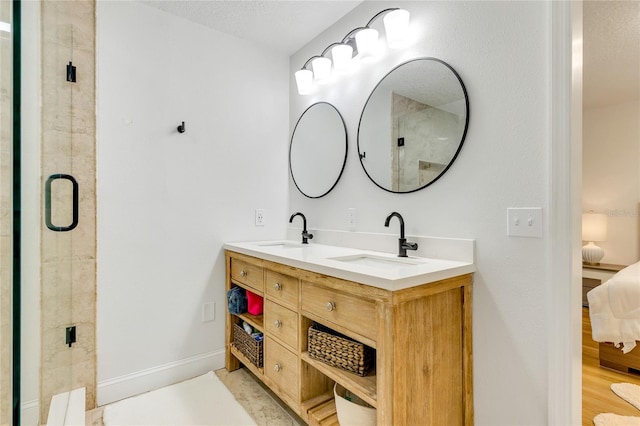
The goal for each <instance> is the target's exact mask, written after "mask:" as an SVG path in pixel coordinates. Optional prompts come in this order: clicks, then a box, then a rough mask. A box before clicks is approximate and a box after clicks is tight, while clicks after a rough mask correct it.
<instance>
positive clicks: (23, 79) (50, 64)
mask: <svg viewBox="0 0 640 426" xmlns="http://www.w3.org/2000/svg"><path fill="white" fill-rule="evenodd" d="M12 8H14V9H13V10H12ZM18 11H19V12H20V13H19V14H18ZM12 13H13V18H12ZM11 19H14V20H15V21H14V24H16V23H19V27H21V28H22V31H14V30H13V28H15V27H11V26H9V27H5V26H4V23H5V22H7V21H9V23H11ZM16 21H17V22H16ZM5 28H7V30H6V31H5ZM16 39H20V50H17V51H16V54H15V55H13V56H12V53H11V44H12V41H13V40H16ZM0 43H1V46H0V47H1V52H0V53H1V54H2V57H1V61H0V83H1V89H2V90H1V94H2V99H1V101H2V103H1V104H0V108H1V112H2V122H1V123H0V124H1V125H0V138H1V139H0V154H1V159H2V163H1V166H2V168H1V174H0V266H1V272H0V297H1V300H0V302H1V303H0V319H1V327H0V349H1V350H0V424H14V425H15V424H22V425H37V424H45V423H46V422H47V417H48V414H49V406H50V403H51V400H52V397H53V396H54V395H56V394H60V393H64V392H68V391H71V390H74V389H78V388H85V389H86V395H87V396H86V407H85V408H87V409H89V408H93V407H94V405H95V387H96V385H95V381H96V377H95V365H96V359H95V299H96V293H95V269H96V265H95V58H94V56H95V54H94V50H95V2H93V1H83V0H79V1H74V2H60V1H53V0H43V1H39V2H17V1H16V2H14V1H8V0H0ZM17 52H21V54H18V53H17ZM16 63H17V64H18V65H19V66H20V68H19V70H20V71H19V72H13V74H12V73H11V69H12V67H13V66H14V65H13V64H16ZM16 82H17V84H16ZM16 87H17V88H18V90H15V88H16ZM11 88H14V89H13V90H11ZM18 97H19V98H18ZM12 104H16V105H20V109H19V112H20V113H19V114H17V113H15V112H14V114H10V112H11V108H12ZM12 121H13V122H15V123H19V127H17V128H16V129H20V128H21V131H19V130H16V131H14V132H13V135H12V133H11V132H10V131H9V129H11V128H12V125H11V123H12ZM16 133H17V134H18V137H17V139H16ZM12 139H16V140H17V141H18V145H17V149H13V150H12V149H11V148H12ZM14 175H15V176H14ZM12 200H17V201H18V204H17V207H16V208H13V206H12ZM12 210H15V212H13V211H12ZM12 214H14V215H15V217H16V218H17V220H13V221H12V220H11V219H12ZM14 231H15V235H19V239H17V240H16V241H17V243H14V242H13V238H12V233H13V232H14ZM12 249H15V251H16V254H17V255H16V256H12V255H13V253H12ZM14 262H17V263H14ZM13 265H18V266H15V267H14V266H13ZM12 267H13V268H12ZM16 277H17V278H18V279H19V286H18V287H17V288H14V289H13V292H12V281H13V280H14V278H16ZM12 301H13V302H14V303H13V305H12ZM12 316H16V318H17V320H14V321H12V320H11V319H12ZM12 339H13V340H15V341H16V342H19V343H20V344H19V345H14V344H12ZM13 349H16V350H17V349H19V350H20V351H19V353H18V352H17V353H16V354H19V356H12V350H13ZM12 364H13V365H14V366H15V367H14V368H12ZM12 370H14V371H15V373H16V374H15V376H14V375H13V374H12ZM14 377H15V378H14Z"/></svg>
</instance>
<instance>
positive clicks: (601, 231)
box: [582, 212, 607, 265]
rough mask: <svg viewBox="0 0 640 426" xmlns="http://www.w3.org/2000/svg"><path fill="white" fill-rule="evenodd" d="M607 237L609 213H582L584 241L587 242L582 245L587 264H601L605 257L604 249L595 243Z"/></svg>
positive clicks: (583, 256)
mask: <svg viewBox="0 0 640 426" xmlns="http://www.w3.org/2000/svg"><path fill="white" fill-rule="evenodd" d="M606 239H607V215H606V214H602V213H593V212H589V213H583V214H582V241H586V242H587V244H586V245H585V246H583V247H582V261H583V262H584V264H585V265H599V264H600V260H601V259H602V258H603V257H604V250H602V248H600V247H598V246H597V245H595V243H596V242H598V241H606Z"/></svg>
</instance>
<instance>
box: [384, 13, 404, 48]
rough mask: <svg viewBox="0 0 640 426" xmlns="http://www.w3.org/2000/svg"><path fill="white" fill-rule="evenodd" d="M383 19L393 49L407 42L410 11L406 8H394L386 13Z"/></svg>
mask: <svg viewBox="0 0 640 426" xmlns="http://www.w3.org/2000/svg"><path fill="white" fill-rule="evenodd" d="M383 21H384V31H385V34H386V35H387V45H388V46H389V47H390V48H392V49H393V48H396V47H402V46H403V45H404V44H406V42H407V39H408V36H409V12H408V11H406V10H404V9H397V10H394V11H392V12H389V13H388V14H386V15H385V16H384V18H383Z"/></svg>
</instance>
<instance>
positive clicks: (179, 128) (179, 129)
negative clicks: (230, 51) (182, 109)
mask: <svg viewBox="0 0 640 426" xmlns="http://www.w3.org/2000/svg"><path fill="white" fill-rule="evenodd" d="M184 131H185V128H184V121H183V122H182V124H181V125H179V126H178V133H184Z"/></svg>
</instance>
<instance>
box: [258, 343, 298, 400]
mask: <svg viewBox="0 0 640 426" xmlns="http://www.w3.org/2000/svg"><path fill="white" fill-rule="evenodd" d="M265 344H266V346H265V355H264V374H265V376H267V377H268V378H269V379H271V380H272V381H273V382H274V383H275V384H276V385H277V386H278V388H279V390H280V392H283V393H286V394H287V395H289V396H290V397H291V398H293V399H294V400H295V401H298V357H297V356H296V354H294V353H293V352H291V351H290V350H288V349H287V348H285V347H284V346H282V345H280V344H279V343H277V342H276V341H275V340H273V339H270V338H269V337H266V339H265Z"/></svg>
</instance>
